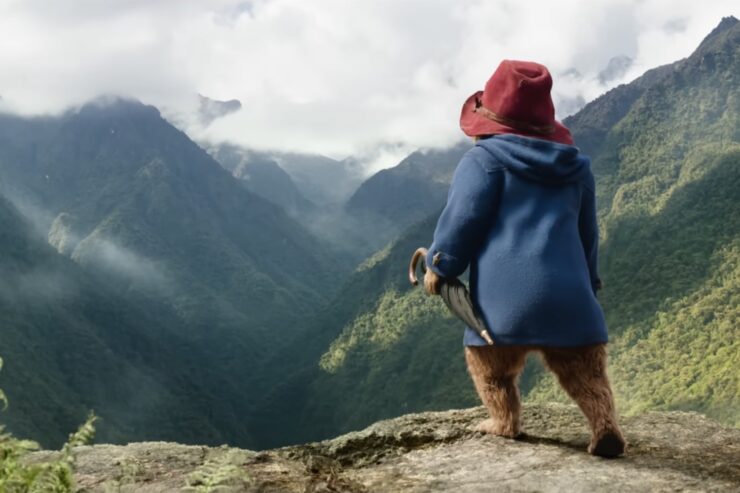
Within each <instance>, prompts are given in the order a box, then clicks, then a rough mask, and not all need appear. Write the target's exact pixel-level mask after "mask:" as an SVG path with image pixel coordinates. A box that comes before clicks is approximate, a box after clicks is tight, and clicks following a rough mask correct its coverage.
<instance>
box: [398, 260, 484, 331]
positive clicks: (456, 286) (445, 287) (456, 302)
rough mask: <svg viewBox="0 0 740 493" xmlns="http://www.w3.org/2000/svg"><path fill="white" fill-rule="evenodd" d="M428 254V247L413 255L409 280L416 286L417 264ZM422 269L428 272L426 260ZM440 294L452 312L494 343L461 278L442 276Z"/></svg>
mask: <svg viewBox="0 0 740 493" xmlns="http://www.w3.org/2000/svg"><path fill="white" fill-rule="evenodd" d="M426 255H427V249H426V248H423V247H422V248H417V249H416V251H415V252H414V254H413V255H412V256H411V262H409V281H411V284H413V285H414V286H416V285H417V284H419V281H418V280H417V279H416V266H417V264H418V263H419V259H421V258H425V257H426ZM421 269H422V271H423V272H425V273H426V265H425V263H424V262H422V263H421ZM439 291H440V292H439V295H440V296H441V297H442V300H444V302H445V305H447V308H449V309H450V311H451V312H452V313H454V314H455V315H457V317H458V318H460V320H462V321H463V322H465V324H466V325H467V326H468V327H470V328H471V329H473V330H475V331H476V332H477V333H478V335H480V336H481V337H482V338H483V339H484V340H485V341H486V342H487V343H488V344H489V345H493V339H491V336H490V335H489V334H488V331H487V330H486V324H485V322H484V321H483V317H481V315H480V313H478V310H476V309H475V306H474V305H473V301H472V300H471V299H470V291H468V288H467V286H465V284H464V283H463V282H462V281H460V279H458V278H456V277H453V278H442V284H441V286H440V288H439Z"/></svg>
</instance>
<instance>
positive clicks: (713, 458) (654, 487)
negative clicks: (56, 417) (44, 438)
mask: <svg viewBox="0 0 740 493" xmlns="http://www.w3.org/2000/svg"><path fill="white" fill-rule="evenodd" d="M484 417H485V412H484V410H483V409H482V408H474V409H465V410H453V411H445V412H430V413H421V414H411V415H407V416H402V417H400V418H396V419H392V420H387V421H381V422H378V423H376V424H374V425H372V426H370V427H369V428H367V429H365V430H362V431H358V432H353V433H349V434H346V435H343V436H340V437H337V438H335V439H332V440H327V441H323V442H318V443H311V444H306V445H297V446H292V447H285V448H281V449H274V450H267V451H262V452H253V451H248V450H240V449H234V448H228V447H220V448H209V447H201V446H188V445H179V444H173V443H160V442H153V443H132V444H129V445H126V446H117V445H94V446H88V447H80V448H78V449H77V450H76V454H77V474H76V480H77V486H78V488H80V489H81V490H82V491H90V492H111V491H115V492H133V491H136V492H168V491H219V492H221V491H254V492H257V491H259V492H322V491H348V492H394V491H403V492H427V491H456V492H478V491H480V492H484V491H493V490H495V491H568V492H574V491H604V492H609V491H645V492H661V491H740V430H738V429H733V428H724V427H722V426H721V425H719V424H717V423H715V422H714V421H711V420H709V419H707V418H705V417H704V416H702V415H700V414H697V413H685V412H649V413H645V414H643V415H640V416H635V417H627V418H623V419H622V427H623V431H624V434H625V436H626V438H627V440H628V442H629V445H628V449H627V453H626V455H625V456H624V457H620V458H618V459H611V460H609V459H602V458H599V457H593V456H590V455H588V454H587V453H586V452H585V450H586V446H587V444H588V439H589V436H588V430H587V428H586V426H585V421H584V419H583V417H582V416H581V414H580V413H579V411H578V409H577V408H576V407H574V406H565V405H559V404H548V405H536V406H535V405H528V406H527V405H525V407H524V428H525V433H526V434H525V435H524V436H523V437H522V438H521V439H518V440H510V439H505V438H500V437H493V436H488V435H482V434H481V433H478V432H475V431H473V427H474V426H475V424H477V423H478V421H479V420H481V419H483V418H484ZM49 454H53V452H40V453H37V454H35V455H34V460H42V459H44V458H45V457H48V455H49Z"/></svg>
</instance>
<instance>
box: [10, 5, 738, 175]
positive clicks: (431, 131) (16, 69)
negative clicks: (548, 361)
mask: <svg viewBox="0 0 740 493" xmlns="http://www.w3.org/2000/svg"><path fill="white" fill-rule="evenodd" d="M738 3H740V2H737V1H736V0H727V1H724V0H717V1H711V0H705V1H703V2H697V1H696V0H633V1H628V0H621V1H618V0H604V1H599V0H578V1H576V0H573V1H564V0H559V1H537V2H534V1H527V2H525V1H521V0H493V1H480V0H445V1H443V0H426V1H413V0H409V1H403V0H377V1H376V0H354V1H353V0H257V1H228V0H213V1H195V0H158V1H157V0H128V1H127V0H70V1H60V0H0V33H1V36H2V38H1V39H2V42H0V96H1V97H2V100H1V101H0V108H1V109H3V110H5V111H14V112H20V113H25V114H35V113H48V112H58V111H61V110H62V109H64V108H67V107H69V106H71V105H77V104H80V103H82V102H84V101H86V100H88V99H90V98H93V97H95V96H97V95H100V94H103V93H106V94H120V95H125V96H131V97H135V98H138V99H141V100H143V101H145V102H147V103H151V104H154V105H156V106H159V107H160V108H165V109H167V111H168V112H169V114H174V113H178V114H179V115H181V117H182V115H191V114H193V112H194V105H195V102H196V94H198V93H200V94H203V95H206V96H209V97H211V98H215V99H231V98H237V99H239V100H240V101H241V102H242V104H243V106H242V109H241V110H240V111H239V112H237V113H235V114H232V115H230V116H228V117H225V118H222V119H219V120H216V121H215V122H213V123H212V124H210V125H209V126H207V127H206V128H203V127H202V126H200V125H198V124H196V123H195V122H194V120H193V122H192V123H187V124H185V123H182V125H186V126H187V129H186V130H187V131H188V132H189V133H191V135H193V136H194V137H196V138H200V139H203V138H208V139H211V140H214V141H219V140H229V141H232V142H236V143H240V144H243V145H245V146H248V147H252V148H258V149H280V150H293V151H303V152H315V153H321V154H325V155H329V156H332V157H343V156H347V155H356V156H365V157H368V158H372V159H374V160H376V162H375V163H374V164H373V166H376V167H378V166H389V165H392V164H395V162H394V161H396V162H397V158H398V156H400V155H402V154H404V153H405V152H407V151H408V150H410V149H413V148H416V147H420V146H443V145H448V144H450V143H452V142H454V141H455V140H457V139H459V138H460V137H461V135H462V134H461V132H460V130H459V127H458V117H459V112H460V106H461V105H462V102H463V101H464V100H465V98H466V97H467V96H468V95H469V94H470V93H472V92H473V91H475V90H478V89H481V88H482V87H483V85H484V83H485V81H486V79H487V78H488V77H489V76H490V75H491V73H492V72H493V70H494V69H495V68H496V66H497V65H498V63H499V62H500V61H501V59H504V58H512V59H525V60H535V61H539V62H541V63H544V64H545V65H547V66H548V67H549V69H550V71H551V72H552V74H553V78H554V88H553V97H554V100H555V104H556V108H557V111H558V117H559V118H563V117H564V116H566V115H567V114H568V113H571V112H573V111H574V110H575V109H577V108H578V107H580V105H582V104H583V102H585V101H589V100H591V99H593V98H595V97H596V96H598V95H599V94H601V93H603V92H605V91H606V90H608V89H609V88H611V87H613V86H614V85H617V84H618V83H621V82H626V81H629V80H632V79H634V78H635V77H637V76H639V75H640V74H642V73H643V72H644V71H645V70H647V69H648V68H651V67H654V66H656V65H660V64H664V63H668V62H672V61H674V60H677V59H680V58H683V57H685V56H688V55H689V54H690V53H691V52H692V51H693V49H694V48H695V47H696V46H697V45H698V43H699V42H700V41H701V39H702V38H703V37H704V36H705V35H706V34H708V33H709V31H710V30H711V29H712V28H713V27H715V26H716V25H717V24H718V23H719V21H720V19H721V18H722V17H723V16H727V15H735V16H738V15H739V13H738V10H740V8H739V7H738ZM620 56H626V57H629V58H631V59H632V60H633V61H632V63H631V65H629V67H628V68H627V70H626V71H624V72H623V73H620V71H619V70H616V71H614V73H613V74H612V76H611V77H607V78H606V79H605V78H604V75H605V74H604V73H603V71H604V69H605V68H606V67H607V66H608V64H609V61H610V60H611V59H612V58H614V57H620ZM599 74H601V78H600V77H599Z"/></svg>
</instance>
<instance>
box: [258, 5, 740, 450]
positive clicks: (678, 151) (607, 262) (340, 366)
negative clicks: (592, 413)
mask: <svg viewBox="0 0 740 493" xmlns="http://www.w3.org/2000/svg"><path fill="white" fill-rule="evenodd" d="M738 74H740V24H738V21H737V20H736V19H734V18H726V19H724V20H723V21H722V22H721V23H720V25H719V26H718V27H717V29H715V30H714V31H713V32H712V33H711V34H710V35H709V36H707V38H706V39H705V40H704V41H703V42H702V44H701V45H700V46H699V47H698V48H697V50H696V51H695V52H694V53H693V54H692V55H691V56H690V57H688V58H687V59H684V60H681V61H678V62H676V63H674V64H672V65H669V66H665V67H661V68H659V69H657V70H654V71H651V72H649V73H647V74H646V75H645V76H644V77H642V78H640V79H638V80H636V81H634V82H633V83H630V84H628V85H626V86H620V87H618V88H616V89H614V90H612V91H610V92H609V93H607V94H605V95H604V96H602V97H600V98H598V99H596V100H595V101H593V102H592V103H590V104H589V105H587V106H586V107H585V108H584V109H583V110H582V111H581V112H579V113H578V114H576V115H574V116H573V117H572V118H570V119H567V120H566V122H565V123H566V124H567V125H569V126H570V127H571V129H572V131H573V133H574V136H575V139H576V143H577V145H581V146H582V148H583V150H584V151H585V152H586V153H587V154H590V155H591V156H592V159H593V169H594V173H595V175H596V178H597V194H598V197H597V200H598V206H599V220H600V226H601V233H602V239H601V257H600V270H601V277H602V279H603V280H604V283H605V288H604V290H603V291H602V292H601V293H600V295H599V296H600V301H601V303H602V305H603V307H604V309H605V312H606V315H607V319H608V323H609V331H610V337H611V342H612V343H611V359H610V371H611V374H612V380H613V382H614V386H615V389H616V393H617V399H618V404H619V406H620V408H621V409H622V410H625V411H637V410H640V409H644V408H660V409H690V410H700V411H702V412H705V413H707V414H708V415H710V416H712V417H716V418H718V419H721V420H723V421H724V422H726V423H729V424H735V425H737V424H738V423H740V415H739V414H738V410H740V402H739V401H738V396H740V376H739V375H738V372H737V368H738V366H739V365H740V346H739V345H740V341H739V340H738V337H737V320H738V306H740V303H738V301H740V275H739V273H738V270H737V269H738V262H739V261H740V255H739V254H740V200H738V199H739V198H740V195H738V190H740V76H739V75H738ZM429 212H430V214H432V215H431V216H430V217H429V218H428V219H427V220H425V221H423V222H420V223H418V224H417V225H415V226H414V227H412V228H410V229H409V230H408V231H407V232H406V234H405V235H403V236H402V238H400V239H399V240H397V241H396V242H395V243H394V244H393V245H391V246H390V247H389V248H387V249H386V250H384V251H382V252H380V253H379V254H377V255H376V257H375V258H373V259H371V260H370V261H369V262H368V263H367V265H366V266H364V267H363V268H361V269H359V270H358V271H357V272H356V273H355V274H354V276H353V277H352V278H351V279H350V280H349V281H348V282H347V283H346V284H345V287H344V289H343V290H342V292H341V293H340V295H339V296H338V297H337V298H336V300H335V301H334V303H333V304H332V306H333V307H336V308H334V309H333V310H328V311H327V312H326V313H324V314H323V316H322V318H321V319H320V320H318V321H317V324H319V325H320V326H321V327H323V329H324V330H325V331H328V332H334V333H335V334H336V335H337V336H336V339H335V340H334V341H333V342H332V343H331V344H329V345H328V346H327V347H326V348H325V349H324V351H323V353H321V354H316V355H315V358H314V360H313V361H311V362H310V364H308V365H307V366H306V367H305V368H304V369H303V370H302V371H300V372H296V376H295V380H294V381H295V382H297V383H296V384H295V385H293V386H290V385H286V389H287V390H289V391H290V395H291V397H292V398H293V399H294V401H293V403H292V409H301V410H302V412H299V413H297V416H296V417H295V418H291V419H290V420H289V421H288V423H287V424H286V425H285V426H287V427H290V426H291V425H294V424H295V426H296V431H295V432H294V433H295V434H302V435H301V436H299V437H298V439H307V438H316V437H318V436H327V435H330V434H333V433H336V432H338V431H344V430H347V429H350V428H357V427H360V426H363V425H365V424H367V423H370V422H372V421H374V420H376V419H379V418H382V417H387V416H392V415H397V414H401V413H403V412H408V411H416V410H423V409H444V408H448V407H451V406H462V405H467V404H469V403H471V402H474V401H475V397H474V395H473V390H472V385H471V384H470V383H469V382H468V378H467V376H466V375H465V370H464V363H463V360H462V348H461V344H462V328H461V326H460V324H459V323H457V322H456V321H453V320H452V319H451V318H450V317H449V316H445V315H444V310H443V309H442V305H441V301H440V300H438V299H429V298H426V297H424V296H422V294H421V292H420V289H419V288H416V289H412V288H411V287H410V286H409V285H408V282H407V280H406V273H405V268H406V265H407V262H408V257H409V256H410V254H411V252H412V251H413V250H414V249H415V248H416V247H417V246H423V245H428V244H429V243H430V242H431V237H432V231H433V228H434V224H435V222H436V217H437V215H438V213H439V210H437V211H436V212H435V211H429ZM522 389H523V391H524V392H525V393H526V394H528V397H527V398H529V399H535V400H550V399H554V398H556V399H566V397H565V395H564V394H563V393H562V392H561V391H560V390H558V389H557V387H556V385H555V383H554V381H553V379H552V378H551V377H550V376H548V375H545V374H544V372H543V370H542V366H541V365H540V364H539V363H538V362H537V361H536V360H535V359H530V360H529V361H528V365H527V368H526V370H525V374H524V376H523V381H522ZM286 395H287V393H286V394H280V392H276V393H275V394H274V395H273V396H272V399H271V400H270V401H269V405H270V406H273V407H274V408H279V406H280V405H281V404H284V403H285V402H287V401H286V397H285V396H286ZM300 397H303V399H304V400H300V399H299V398H300ZM308 423H312V424H316V423H318V426H317V427H316V431H315V432H313V433H311V432H307V431H306V430H307V429H308V428H307V426H308ZM281 426H282V425H281ZM294 433H293V432H290V431H286V432H285V436H292V435H293V434H294Z"/></svg>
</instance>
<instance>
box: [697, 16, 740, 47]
mask: <svg viewBox="0 0 740 493" xmlns="http://www.w3.org/2000/svg"><path fill="white" fill-rule="evenodd" d="M737 23H738V20H737V18H736V17H735V16H733V15H729V16H727V17H723V18H722V20H721V21H720V22H719V24H717V27H715V28H714V29H712V31H711V32H710V33H709V34H707V36H706V37H705V38H704V39H703V40H702V42H701V43H700V44H699V48H702V47H704V46H706V45H708V44H710V43H712V42H713V41H714V40H715V39H717V37H718V36H719V35H720V34H722V33H723V32H726V31H729V30H730V29H733V28H734V27H735V26H736V25H737Z"/></svg>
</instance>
